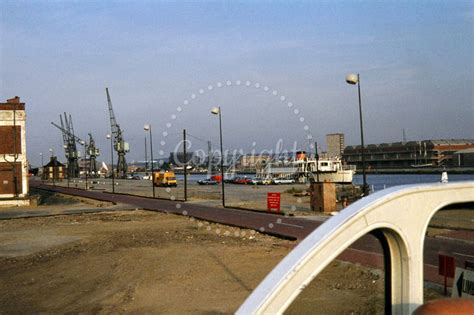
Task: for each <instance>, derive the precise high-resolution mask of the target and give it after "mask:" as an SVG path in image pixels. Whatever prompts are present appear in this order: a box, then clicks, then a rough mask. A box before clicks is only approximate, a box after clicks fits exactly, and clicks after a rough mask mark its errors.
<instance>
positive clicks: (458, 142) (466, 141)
mask: <svg viewBox="0 0 474 315" xmlns="http://www.w3.org/2000/svg"><path fill="white" fill-rule="evenodd" d="M420 143H432V144H433V145H469V144H474V139H437V140H420V141H408V142H392V143H379V144H366V145H365V147H366V148H377V147H397V146H403V145H404V146H413V145H419V144H420ZM360 147H361V146H360V145H352V146H351V145H349V146H347V147H346V148H347V149H359V148H360Z"/></svg>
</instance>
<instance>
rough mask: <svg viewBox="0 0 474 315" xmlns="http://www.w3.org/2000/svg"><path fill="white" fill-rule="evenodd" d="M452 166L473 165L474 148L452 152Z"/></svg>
mask: <svg viewBox="0 0 474 315" xmlns="http://www.w3.org/2000/svg"><path fill="white" fill-rule="evenodd" d="M452 166H454V167H474V148H471V149H464V150H460V151H456V152H454V154H453V159H452Z"/></svg>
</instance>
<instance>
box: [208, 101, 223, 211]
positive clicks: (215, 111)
mask: <svg viewBox="0 0 474 315" xmlns="http://www.w3.org/2000/svg"><path fill="white" fill-rule="evenodd" d="M211 113H212V114H213V115H219V135H220V142H221V184H222V207H224V208H225V190H224V151H223V149H222V111H221V107H220V106H219V107H213V108H212V109H211Z"/></svg>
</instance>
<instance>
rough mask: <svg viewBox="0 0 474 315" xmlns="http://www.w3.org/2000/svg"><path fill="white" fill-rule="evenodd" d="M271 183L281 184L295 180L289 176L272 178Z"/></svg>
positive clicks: (292, 182) (291, 182)
mask: <svg viewBox="0 0 474 315" xmlns="http://www.w3.org/2000/svg"><path fill="white" fill-rule="evenodd" d="M273 183H274V184H277V185H281V184H294V183H295V180H294V179H291V178H275V179H273Z"/></svg>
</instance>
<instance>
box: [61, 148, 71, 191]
mask: <svg viewBox="0 0 474 315" xmlns="http://www.w3.org/2000/svg"><path fill="white" fill-rule="evenodd" d="M63 147H64V149H67V153H68V156H67V188H69V177H70V176H69V175H70V174H71V169H70V168H71V165H70V163H69V154H71V150H69V148H68V146H67V145H63Z"/></svg>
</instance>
